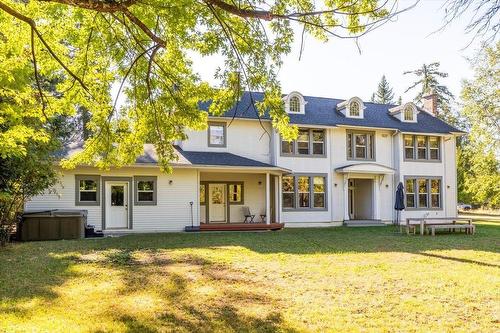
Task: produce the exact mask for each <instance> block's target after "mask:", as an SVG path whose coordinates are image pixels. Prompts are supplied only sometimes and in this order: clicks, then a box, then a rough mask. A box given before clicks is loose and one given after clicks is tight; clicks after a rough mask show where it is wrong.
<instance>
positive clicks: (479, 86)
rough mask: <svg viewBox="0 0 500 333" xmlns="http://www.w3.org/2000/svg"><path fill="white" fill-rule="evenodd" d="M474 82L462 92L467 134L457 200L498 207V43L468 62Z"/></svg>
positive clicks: (460, 157) (466, 84)
mask: <svg viewBox="0 0 500 333" xmlns="http://www.w3.org/2000/svg"><path fill="white" fill-rule="evenodd" d="M471 63H472V65H473V68H474V72H475V75H474V79H472V80H466V81H464V83H463V88H462V94H461V97H462V100H463V107H462V112H461V115H462V116H463V117H464V120H465V124H466V126H467V129H468V131H469V135H468V137H467V138H466V139H465V140H463V142H462V144H461V146H460V147H459V154H458V176H459V177H458V178H459V199H460V200H461V201H468V202H472V203H474V204H477V205H481V206H486V207H495V208H499V207H500V90H499V87H500V42H498V43H497V44H496V45H495V46H494V47H484V48H483V49H482V50H481V51H480V52H479V54H478V55H477V56H476V57H475V58H474V60H472V61H471Z"/></svg>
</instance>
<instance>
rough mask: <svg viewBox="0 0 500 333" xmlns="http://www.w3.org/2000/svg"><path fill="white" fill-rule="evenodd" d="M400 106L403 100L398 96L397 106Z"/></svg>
mask: <svg viewBox="0 0 500 333" xmlns="http://www.w3.org/2000/svg"><path fill="white" fill-rule="evenodd" d="M401 104H403V99H402V98H401V96H399V98H398V105H401Z"/></svg>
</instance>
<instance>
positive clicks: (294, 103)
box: [290, 96, 300, 113]
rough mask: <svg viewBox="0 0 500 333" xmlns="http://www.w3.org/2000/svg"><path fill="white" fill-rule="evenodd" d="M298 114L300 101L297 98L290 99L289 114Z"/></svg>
mask: <svg viewBox="0 0 500 333" xmlns="http://www.w3.org/2000/svg"><path fill="white" fill-rule="evenodd" d="M299 112H300V99H299V98H298V97H297V96H292V97H291V98H290V113H299Z"/></svg>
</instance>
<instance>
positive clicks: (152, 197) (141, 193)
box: [134, 176, 157, 206]
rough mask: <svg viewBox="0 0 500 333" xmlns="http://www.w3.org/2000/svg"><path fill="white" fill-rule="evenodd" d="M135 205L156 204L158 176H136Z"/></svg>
mask: <svg viewBox="0 0 500 333" xmlns="http://www.w3.org/2000/svg"><path fill="white" fill-rule="evenodd" d="M134 185H135V186H134V192H135V193H134V205H136V206H154V205H156V193H157V178H156V176H135V177H134Z"/></svg>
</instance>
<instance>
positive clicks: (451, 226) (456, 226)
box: [427, 223, 476, 236]
mask: <svg viewBox="0 0 500 333" xmlns="http://www.w3.org/2000/svg"><path fill="white" fill-rule="evenodd" d="M427 228H429V229H430V231H431V235H432V236H436V229H449V230H450V231H451V230H453V231H455V230H456V229H458V230H462V229H463V230H465V233H466V234H469V235H474V233H475V232H476V226H475V225H473V224H456V223H455V224H431V225H428V226H427Z"/></svg>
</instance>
